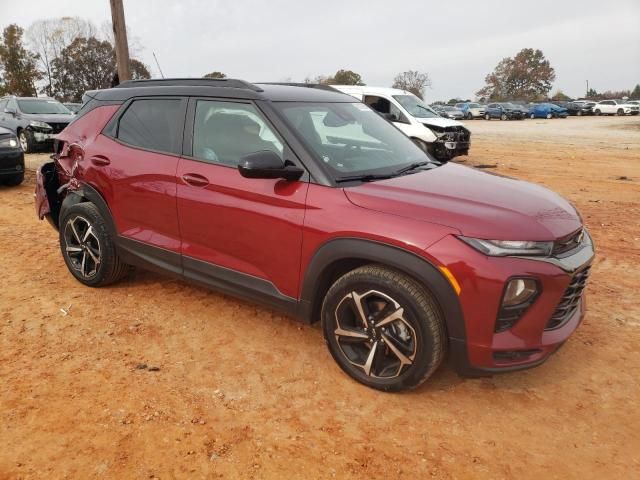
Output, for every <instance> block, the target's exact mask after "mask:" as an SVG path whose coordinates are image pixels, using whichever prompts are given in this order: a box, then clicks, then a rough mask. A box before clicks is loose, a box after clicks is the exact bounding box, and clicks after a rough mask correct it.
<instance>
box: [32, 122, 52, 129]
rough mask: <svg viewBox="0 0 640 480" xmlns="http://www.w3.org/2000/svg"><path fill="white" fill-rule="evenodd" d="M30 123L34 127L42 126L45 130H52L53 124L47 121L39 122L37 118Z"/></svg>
mask: <svg viewBox="0 0 640 480" xmlns="http://www.w3.org/2000/svg"><path fill="white" fill-rule="evenodd" d="M29 125H30V126H31V127H34V128H42V129H44V130H51V125H49V124H48V123H45V122H39V121H37V120H31V121H30V122H29Z"/></svg>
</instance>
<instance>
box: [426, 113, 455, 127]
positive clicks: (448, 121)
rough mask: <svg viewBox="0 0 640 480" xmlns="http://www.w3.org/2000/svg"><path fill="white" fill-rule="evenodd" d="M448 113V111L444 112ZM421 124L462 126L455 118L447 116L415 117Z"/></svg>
mask: <svg viewBox="0 0 640 480" xmlns="http://www.w3.org/2000/svg"><path fill="white" fill-rule="evenodd" d="M446 113H447V114H448V112H446ZM416 120H418V121H419V122H420V123H422V124H423V125H427V126H429V125H435V126H436V127H443V128H444V127H463V126H464V124H463V123H460V122H458V121H457V120H451V119H449V118H442V117H439V118H416Z"/></svg>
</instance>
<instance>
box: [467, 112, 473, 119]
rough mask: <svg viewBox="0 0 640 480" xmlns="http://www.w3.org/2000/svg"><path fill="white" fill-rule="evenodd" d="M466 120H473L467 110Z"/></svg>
mask: <svg viewBox="0 0 640 480" xmlns="http://www.w3.org/2000/svg"><path fill="white" fill-rule="evenodd" d="M467 120H473V114H472V113H471V112H467Z"/></svg>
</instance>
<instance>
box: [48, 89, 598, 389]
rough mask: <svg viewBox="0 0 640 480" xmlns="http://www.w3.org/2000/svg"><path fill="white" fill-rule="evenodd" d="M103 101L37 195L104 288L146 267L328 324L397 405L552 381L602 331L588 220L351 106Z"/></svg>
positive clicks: (327, 94) (540, 191) (149, 96)
mask: <svg viewBox="0 0 640 480" xmlns="http://www.w3.org/2000/svg"><path fill="white" fill-rule="evenodd" d="M91 96H92V98H91V99H90V100H89V102H88V103H87V104H86V105H85V106H84V107H83V109H82V111H81V112H80V114H79V115H78V116H77V117H76V119H75V120H74V121H73V122H72V123H71V124H70V125H69V127H68V128H67V129H66V130H65V131H64V132H62V133H61V134H60V135H59V137H58V140H57V144H56V147H55V153H54V155H53V158H54V161H53V162H50V163H47V164H45V165H43V166H42V167H41V168H40V169H39V170H38V172H37V176H36V185H37V186H36V210H37V213H38V216H39V217H40V218H44V217H46V218H48V219H49V220H50V221H51V223H52V224H53V225H54V226H55V227H56V228H58V229H59V239H60V248H61V252H62V256H63V258H64V261H65V263H66V265H67V267H68V268H69V271H70V272H71V274H72V275H73V276H74V277H75V278H76V279H77V280H79V281H80V282H81V283H82V284H84V285H87V286H92V287H98V286H102V285H107V284H110V283H112V282H115V281H117V280H118V279H120V278H122V277H123V276H124V275H125V274H126V273H127V271H128V269H129V266H130V265H137V266H140V267H146V268H151V269H155V270H160V271H163V272H169V273H172V274H174V275H177V276H179V277H182V278H185V279H188V280H192V281H195V282H198V283H200V284H204V285H208V286H211V287H213V288H215V289H217V290H219V291H221V292H224V293H226V294H230V295H235V296H238V297H241V298H246V299H250V300H253V301H259V302H262V303H264V304H265V305H267V306H270V307H272V308H277V309H280V310H282V311H284V312H286V313H288V314H290V315H292V316H295V317H298V318H300V319H301V320H303V321H305V322H309V323H311V322H315V321H320V322H321V325H322V330H323V333H324V337H325V339H326V342H327V345H328V348H329V351H330V352H331V355H332V356H333V358H334V359H335V360H336V362H337V363H338V364H339V366H340V367H341V368H342V369H343V370H344V371H345V372H347V373H348V374H349V375H351V376H352V377H353V378H355V379H357V380H358V381H360V382H362V383H364V384H366V385H369V386H371V387H374V388H378V389H381V390H401V389H404V388H410V387H415V386H417V385H419V384H420V383H422V382H423V381H424V380H425V379H426V378H428V377H429V376H430V375H431V374H432V373H433V372H434V371H435V369H436V368H437V367H438V365H439V364H440V363H441V361H442V360H443V358H444V357H445V353H446V352H448V356H449V358H450V359H451V361H452V363H453V365H454V366H455V368H456V369H457V371H458V372H460V373H462V374H470V375H479V374H493V373H495V372H500V371H511V370H517V369H522V368H527V367H532V366H535V365H538V364H540V363H542V362H544V361H545V360H546V359H547V358H548V357H549V356H550V355H551V354H552V353H553V352H555V351H556V350H557V349H558V348H559V347H560V346H561V345H562V344H563V343H564V342H565V341H566V340H567V338H568V337H569V336H570V335H571V334H572V333H573V331H574V330H575V329H576V328H577V327H578V325H579V324H580V322H581V321H582V318H583V317H584V314H585V303H584V299H583V290H584V287H585V283H586V281H587V277H588V275H589V269H590V264H591V261H592V258H593V256H594V250H593V244H592V241H591V238H590V237H589V234H588V233H587V231H586V230H585V228H584V225H583V223H582V220H581V218H580V215H579V214H578V212H577V211H576V210H575V209H574V207H573V206H572V205H571V204H570V203H569V202H568V201H566V200H565V199H563V198H562V197H560V196H559V195H557V194H555V193H553V192H551V191H550V190H547V189H546V188H544V187H541V186H537V185H533V184H530V183H527V182H523V181H520V180H514V179H510V178H507V177H503V176H498V175H490V174H487V173H484V172H482V171H479V170H475V169H473V168H470V167H465V166H461V165H457V164H454V163H444V164H443V163H440V162H438V161H435V160H434V159H433V158H432V157H431V156H429V155H428V154H427V153H425V152H424V151H423V150H421V149H420V148H419V147H418V146H416V145H415V144H414V143H413V142H412V141H411V140H410V139H409V138H408V137H406V136H405V135H404V134H403V133H402V132H401V131H400V130H398V129H397V128H396V127H395V126H393V125H392V124H390V123H389V122H387V121H386V120H385V119H384V118H383V117H382V116H380V115H378V114H376V113H375V112H374V111H373V110H371V109H370V108H369V107H368V106H366V105H365V104H362V103H360V102H357V101H354V99H353V97H351V96H348V95H344V94H341V93H337V92H333V91H327V90H322V89H314V88H304V87H294V86H284V85H267V84H250V83H247V82H244V81H241V80H232V79H224V80H215V79H186V80H184V79H183V80H180V79H174V80H147V81H133V82H126V83H124V84H122V85H120V86H119V87H117V88H113V89H109V90H102V91H99V92H95V93H92V94H91ZM550 212H551V214H550ZM176 308H178V306H177V305H176ZM214 315H215V313H214ZM238 322H239V325H238V328H239V329H240V330H242V328H243V326H242V319H238ZM313 361H322V360H321V359H317V358H314V359H313Z"/></svg>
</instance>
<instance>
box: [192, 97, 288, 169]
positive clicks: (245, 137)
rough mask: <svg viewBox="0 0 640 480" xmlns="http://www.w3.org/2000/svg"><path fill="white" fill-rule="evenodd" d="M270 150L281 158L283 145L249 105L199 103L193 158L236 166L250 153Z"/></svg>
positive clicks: (205, 101)
mask: <svg viewBox="0 0 640 480" xmlns="http://www.w3.org/2000/svg"><path fill="white" fill-rule="evenodd" d="M261 150H271V151H272V152H275V153H276V154H278V156H279V157H280V158H282V150H283V145H282V143H281V142H280V140H278V137H276V135H275V134H274V133H273V131H272V130H271V128H270V127H269V126H268V124H267V122H266V121H265V119H264V117H263V116H262V115H261V114H260V112H259V111H258V110H257V109H256V107H254V106H253V105H251V104H248V103H233V102H219V101H210V100H199V101H198V103H197V104H196V118H195V123H194V126H193V156H194V157H195V158H198V159H201V160H207V161H210V162H212V163H219V164H222V165H228V166H230V167H235V166H237V165H238V163H239V162H240V159H241V158H242V157H244V156H245V155H248V154H250V153H254V152H259V151H261Z"/></svg>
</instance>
